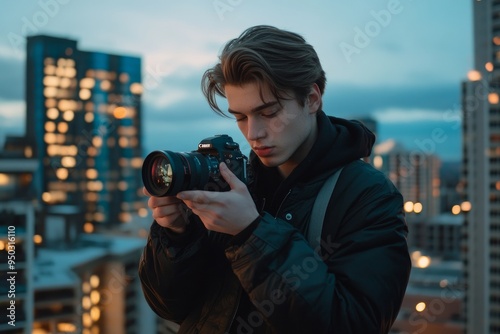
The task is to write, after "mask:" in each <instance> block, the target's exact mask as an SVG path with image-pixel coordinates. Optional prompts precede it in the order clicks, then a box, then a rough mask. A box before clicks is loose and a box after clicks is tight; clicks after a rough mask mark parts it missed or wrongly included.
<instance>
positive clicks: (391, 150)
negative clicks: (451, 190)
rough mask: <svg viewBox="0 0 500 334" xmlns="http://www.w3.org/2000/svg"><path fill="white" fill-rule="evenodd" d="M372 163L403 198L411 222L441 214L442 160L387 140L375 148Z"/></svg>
mask: <svg viewBox="0 0 500 334" xmlns="http://www.w3.org/2000/svg"><path fill="white" fill-rule="evenodd" d="M372 163H373V165H374V166H375V168H377V169H379V170H381V171H382V172H384V173H385V174H386V175H387V176H388V177H389V178H390V179H391V181H392V182H393V183H394V185H395V186H396V187H397V188H398V190H399V191H400V192H401V194H402V195H403V198H404V201H405V211H406V212H407V219H408V221H409V222H411V221H412V220H415V219H423V218H429V217H433V216H435V215H438V214H439V213H440V189H439V188H440V179H439V169H440V166H441V161H440V160H439V158H438V157H437V156H435V155H432V154H426V153H424V152H420V151H409V150H407V149H405V148H404V147H402V146H401V145H399V144H398V143H396V142H395V141H394V140H388V141H385V142H383V143H380V144H378V145H377V146H376V147H375V149H374V156H373V159H372Z"/></svg>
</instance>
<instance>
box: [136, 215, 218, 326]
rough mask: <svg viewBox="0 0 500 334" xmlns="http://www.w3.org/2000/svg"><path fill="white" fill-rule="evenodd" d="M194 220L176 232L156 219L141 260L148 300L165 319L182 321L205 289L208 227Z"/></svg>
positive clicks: (140, 274)
mask: <svg viewBox="0 0 500 334" xmlns="http://www.w3.org/2000/svg"><path fill="white" fill-rule="evenodd" d="M200 224H201V223H199V224H197V222H196V221H192V222H191V224H189V225H188V226H189V230H188V231H187V232H185V233H184V234H182V235H175V234H173V233H172V232H170V233H169V232H168V230H167V229H165V228H163V227H161V226H160V225H158V224H157V223H156V222H153V224H152V225H151V229H150V234H149V237H148V240H147V244H146V246H145V248H144V250H143V253H142V257H141V260H140V263H139V277H140V280H141V285H142V290H143V293H144V296H145V298H146V301H147V302H148V304H149V306H150V307H151V308H152V309H153V311H154V312H155V313H156V314H158V315H159V316H160V317H162V318H164V319H168V320H171V321H174V322H177V323H179V322H181V321H182V320H184V318H185V317H186V316H187V315H188V313H189V311H190V310H191V309H192V305H193V303H196V300H197V298H196V297H197V296H200V289H203V288H204V284H203V282H204V280H203V278H204V272H205V271H206V269H207V257H209V256H210V255H209V254H208V252H206V251H205V249H204V248H205V239H206V230H204V229H203V228H202V227H201V226H200Z"/></svg>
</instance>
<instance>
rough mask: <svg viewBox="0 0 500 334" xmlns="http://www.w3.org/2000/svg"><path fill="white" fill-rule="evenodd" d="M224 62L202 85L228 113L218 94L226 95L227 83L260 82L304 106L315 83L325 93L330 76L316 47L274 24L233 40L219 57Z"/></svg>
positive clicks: (213, 104) (212, 103)
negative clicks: (218, 99) (291, 94)
mask: <svg viewBox="0 0 500 334" xmlns="http://www.w3.org/2000/svg"><path fill="white" fill-rule="evenodd" d="M219 59H220V62H219V63H218V64H216V65H215V66H214V67H212V68H210V69H208V70H207V71H206V72H205V73H204V74H203V77H202V80H201V86H202V91H203V94H204V95H205V97H206V99H207V101H208V103H209V105H210V107H211V108H212V109H213V110H214V111H215V112H217V113H218V114H221V115H225V114H224V112H223V111H222V110H221V109H220V108H219V106H218V104H217V101H216V97H217V95H218V96H222V97H225V93H224V86H225V85H226V84H230V85H243V84H246V83H254V82H257V83H258V84H259V85H261V87H262V85H264V86H267V87H268V88H269V89H270V90H271V93H272V94H273V95H274V96H275V97H276V98H277V99H278V100H281V99H286V98H290V92H291V93H293V95H294V96H293V98H295V99H297V101H298V103H299V104H300V105H301V106H304V103H305V101H306V98H307V96H308V95H309V92H310V90H311V86H312V85H313V84H314V83H316V84H317V85H318V87H319V89H320V92H321V94H323V92H324V89H325V85H326V77H325V72H324V71H323V68H322V67H321V63H320V60H319V58H318V55H317V54H316V51H315V50H314V48H313V47H312V46H311V45H309V44H308V43H306V41H305V39H304V38H303V37H302V36H300V35H298V34H296V33H293V32H289V31H286V30H281V29H278V28H275V27H271V26H255V27H251V28H248V29H247V30H245V31H244V32H243V33H242V34H241V35H240V36H239V37H238V38H235V39H232V40H230V41H229V42H228V43H227V44H226V45H225V47H224V49H223V50H222V53H221V55H220V56H219Z"/></svg>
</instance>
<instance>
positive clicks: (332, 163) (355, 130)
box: [250, 111, 375, 200]
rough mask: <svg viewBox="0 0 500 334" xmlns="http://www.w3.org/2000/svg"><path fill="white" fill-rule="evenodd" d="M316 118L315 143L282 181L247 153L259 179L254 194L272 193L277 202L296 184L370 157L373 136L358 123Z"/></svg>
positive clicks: (319, 114) (322, 114)
mask: <svg viewBox="0 0 500 334" xmlns="http://www.w3.org/2000/svg"><path fill="white" fill-rule="evenodd" d="M317 117H318V137H317V138H316V142H315V143H314V145H313V147H312V148H311V150H310V151H309V153H308V155H307V156H306V157H305V158H304V160H303V161H302V162H301V163H300V164H299V165H298V166H297V167H296V168H295V169H294V170H293V171H292V173H291V174H290V175H289V176H288V177H287V178H286V179H284V180H283V178H282V177H281V175H280V174H279V171H278V168H276V167H271V168H270V167H266V166H264V165H263V164H262V163H261V162H260V160H259V158H258V157H257V156H256V155H255V153H253V152H251V153H250V162H251V165H252V169H253V170H254V172H255V176H256V177H258V178H259V182H256V184H255V185H256V186H257V188H254V190H255V191H256V193H257V194H259V195H260V196H265V194H272V193H275V196H273V197H274V198H275V199H276V200H277V199H279V198H282V196H284V195H285V194H286V192H287V191H288V190H289V189H290V188H291V187H292V186H293V185H294V184H296V183H306V182H308V181H310V180H312V179H313V178H315V177H317V176H318V175H321V174H324V173H331V172H333V171H334V170H336V169H338V168H340V167H342V166H344V165H346V164H348V163H349V162H351V161H354V160H357V159H361V158H364V157H367V156H369V155H370V153H371V150H372V147H373V144H374V142H375V135H374V134H373V133H372V132H371V131H370V130H368V128H366V127H365V126H364V125H363V124H362V123H361V122H359V121H355V120H347V119H343V118H338V117H333V116H327V115H326V114H325V113H324V112H323V111H320V112H319V113H318V115H317ZM260 179H263V180H260ZM255 181H256V180H255ZM262 181H264V182H262Z"/></svg>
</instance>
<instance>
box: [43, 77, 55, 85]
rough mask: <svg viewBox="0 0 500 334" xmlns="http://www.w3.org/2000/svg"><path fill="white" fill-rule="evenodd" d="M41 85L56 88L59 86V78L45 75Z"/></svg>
mask: <svg viewBox="0 0 500 334" xmlns="http://www.w3.org/2000/svg"><path fill="white" fill-rule="evenodd" d="M43 84H44V85H45V86H51V87H57V86H58V85H59V78H58V77H55V76H52V75H47V76H45V77H44V78H43Z"/></svg>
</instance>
